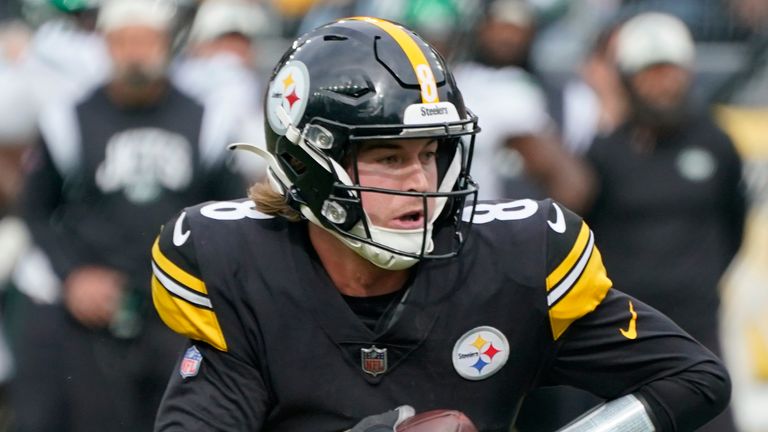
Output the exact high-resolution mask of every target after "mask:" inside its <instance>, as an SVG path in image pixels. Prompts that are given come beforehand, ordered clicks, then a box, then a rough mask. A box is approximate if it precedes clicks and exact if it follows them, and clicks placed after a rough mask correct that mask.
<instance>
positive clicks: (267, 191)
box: [248, 179, 301, 222]
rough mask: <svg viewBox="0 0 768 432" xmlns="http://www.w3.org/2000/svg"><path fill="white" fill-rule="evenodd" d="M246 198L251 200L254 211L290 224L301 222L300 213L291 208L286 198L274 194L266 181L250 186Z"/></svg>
mask: <svg viewBox="0 0 768 432" xmlns="http://www.w3.org/2000/svg"><path fill="white" fill-rule="evenodd" d="M248 198H250V199H251V200H253V202H254V203H255V204H256V209H257V210H258V211H260V212H262V213H264V214H267V215H270V216H279V217H283V218H285V219H287V220H289V221H291V222H298V221H299V220H301V213H299V212H298V211H297V210H296V209H295V208H293V207H291V205H290V204H289V202H288V199H287V198H286V197H284V196H283V195H281V194H279V193H277V192H275V190H274V189H272V186H271V185H270V184H269V180H267V179H264V180H262V181H261V182H258V183H255V184H254V185H253V186H251V188H250V189H249V190H248Z"/></svg>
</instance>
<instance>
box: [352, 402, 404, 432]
mask: <svg viewBox="0 0 768 432" xmlns="http://www.w3.org/2000/svg"><path fill="white" fill-rule="evenodd" d="M414 414H416V411H414V409H413V407H412V406H410V405H401V406H399V407H397V408H395V409H393V410H391V411H387V412H383V413H381V414H374V415H370V416H368V417H366V418H364V419H362V420H360V422H359V423H357V424H356V425H355V426H354V427H353V428H352V429H349V430H348V431H347V432H394V431H395V427H397V425H399V424H400V423H402V422H404V421H405V420H406V419H407V418H410V417H413V415H414Z"/></svg>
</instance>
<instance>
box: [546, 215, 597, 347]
mask: <svg viewBox="0 0 768 432" xmlns="http://www.w3.org/2000/svg"><path fill="white" fill-rule="evenodd" d="M548 203H549V204H548V205H549V211H548V213H549V214H548V218H547V225H549V227H548V229H547V278H546V285H547V306H548V307H549V319H550V324H551V325H552V337H553V338H554V339H557V338H559V337H560V336H561V335H562V334H563V332H565V330H566V329H567V328H568V326H569V325H570V324H571V323H572V322H573V321H575V320H576V319H578V318H581V317H582V316H584V315H586V314H587V313H589V312H592V311H593V310H594V309H595V308H596V307H597V305H598V304H600V302H601V301H602V300H603V298H604V297H605V295H606V294H607V293H608V290H609V289H610V288H611V285H612V283H611V280H610V279H608V276H607V274H606V270H605V267H604V266H603V259H602V257H601V256H600V251H599V250H598V249H597V247H596V246H595V236H594V233H593V232H592V230H591V229H589V226H587V224H586V223H585V222H584V221H583V220H582V219H581V217H579V216H578V215H576V214H575V213H573V212H571V211H570V210H568V209H567V208H565V207H564V206H562V205H560V204H557V203H556V202H554V201H548Z"/></svg>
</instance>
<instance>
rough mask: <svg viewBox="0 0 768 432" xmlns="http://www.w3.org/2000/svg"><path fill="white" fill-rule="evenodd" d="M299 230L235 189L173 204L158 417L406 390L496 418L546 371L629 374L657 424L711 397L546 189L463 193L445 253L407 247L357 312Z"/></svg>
mask: <svg viewBox="0 0 768 432" xmlns="http://www.w3.org/2000/svg"><path fill="white" fill-rule="evenodd" d="M306 231H307V227H306V224H305V223H291V222H287V221H285V220H283V219H281V218H271V217H268V216H265V215H263V214H261V213H259V212H257V211H256V210H255V209H254V206H253V204H252V203H250V202H248V201H238V202H214V203H207V204H203V205H200V206H197V207H192V208H188V209H186V210H185V211H184V212H182V213H181V214H180V215H179V216H178V218H177V219H175V220H173V221H171V222H169V223H168V224H167V225H166V226H165V228H164V229H163V231H162V232H161V234H160V236H159V238H158V240H157V242H156V243H155V245H154V247H153V250H152V256H153V262H152V265H153V270H154V276H153V278H152V291H153V298H154V302H155V306H156V308H157V310H158V312H159V314H160V316H161V317H162V318H163V320H164V321H165V322H166V324H168V325H169V326H170V327H171V328H172V329H174V330H175V331H177V332H179V333H181V334H183V335H185V336H187V337H189V338H190V339H191V340H192V342H191V346H190V348H189V350H188V351H187V353H186V354H185V356H184V358H182V360H181V361H180V364H179V368H178V370H177V371H174V373H173V376H172V378H171V382H170V384H169V387H168V390H167V392H166V395H165V398H164V402H163V404H162V406H161V409H160V412H159V417H158V423H157V426H156V427H157V430H162V431H170V430H179V431H180V430H184V431H197V430H200V431H202V430H206V431H207V430H227V431H241V430H242V431H257V430H258V431H281V432H287V431H315V432H316V431H340V430H345V429H347V428H349V427H351V426H352V425H354V424H355V423H356V422H357V421H359V420H360V419H361V418H362V417H365V416H367V415H370V414H374V413H378V412H383V411H386V410H388V409H391V408H393V407H395V406H398V405H401V404H410V405H412V406H414V407H415V408H416V410H417V411H423V410H428V409H436V408H448V409H458V410H461V411H463V412H465V413H466V414H467V415H468V416H469V417H470V418H472V420H473V421H474V422H475V423H476V424H477V425H478V427H479V428H480V429H481V430H483V431H507V430H508V428H509V425H510V424H511V423H512V422H513V420H514V417H515V414H516V410H517V407H518V406H519V403H520V402H521V400H522V398H523V397H524V396H525V394H526V392H528V391H529V390H531V389H533V388H535V387H537V386H541V385H548V384H570V385H574V386H577V387H580V388H584V389H586V390H589V391H591V392H593V393H595V394H597V395H599V396H602V397H604V398H615V397H618V396H620V395H623V394H627V393H630V392H636V393H637V394H641V395H643V396H644V398H645V400H647V401H648V403H649V406H650V407H651V411H652V414H653V415H654V416H655V417H657V420H656V421H658V422H659V423H658V424H660V425H665V426H662V427H660V429H659V430H665V429H664V427H667V426H668V425H669V424H676V425H677V427H678V428H680V427H682V429H679V430H688V429H685V426H686V425H690V424H695V422H696V421H699V422H701V421H705V420H706V419H707V418H709V417H710V416H711V415H713V414H707V410H717V409H719V408H721V407H722V400H723V398H725V399H726V400H727V388H728V386H727V383H728V379H727V375H726V374H725V372H724V370H723V369H722V365H720V364H719V362H718V361H717V360H716V358H714V356H712V355H711V354H710V353H709V352H708V351H706V350H705V349H704V348H702V347H701V346H700V345H699V344H698V343H696V342H695V341H694V340H692V339H691V338H690V337H689V336H687V335H686V334H685V333H684V332H682V331H681V330H680V329H679V328H678V327H676V326H675V325H674V324H673V323H672V322H671V321H669V320H668V319H666V318H665V317H664V316H662V315H661V314H659V313H658V312H656V311H655V310H653V309H651V308H650V307H648V306H646V305H644V304H642V303H640V302H638V301H636V300H634V299H632V298H630V297H628V296H626V295H624V294H622V293H620V292H619V291H616V290H613V289H611V282H610V280H609V279H608V277H607V276H606V271H605V269H604V267H603V264H602V261H601V258H600V252H599V251H598V249H597V247H595V239H594V235H593V233H592V232H591V230H590V229H589V228H588V227H587V225H586V224H585V223H584V222H583V221H582V220H581V219H580V218H579V217H578V216H576V215H575V214H573V213H571V212H570V211H568V210H567V209H565V208H563V207H561V206H558V205H557V204H556V203H554V202H552V201H550V200H546V201H532V200H520V201H512V202H499V203H480V204H478V205H477V214H476V216H475V220H474V227H473V232H472V235H471V236H470V237H469V239H468V241H467V243H466V245H465V248H464V250H463V251H462V253H461V255H460V256H459V257H457V258H455V259H450V260H440V261H423V262H421V263H420V264H419V265H418V266H417V267H416V268H414V269H413V271H412V274H413V277H412V278H411V279H410V281H409V283H408V286H407V287H406V289H407V291H406V293H405V294H404V295H403V298H402V300H401V301H400V302H399V303H398V304H397V305H396V306H395V307H394V308H393V310H392V311H391V312H390V313H386V314H384V316H383V317H382V319H381V322H379V323H378V325H377V326H376V327H375V328H374V329H370V328H369V327H368V326H366V325H364V324H363V322H362V321H361V320H360V319H358V317H357V316H356V315H355V314H354V313H353V312H352V311H351V310H350V308H349V307H348V305H347V303H346V302H345V301H344V299H343V298H342V296H341V295H340V293H339V292H338V291H337V290H336V288H335V287H334V285H333V284H332V283H331V281H330V279H329V277H328V275H327V274H326V272H325V270H324V269H323V267H322V265H321V264H320V262H319V260H318V258H317V257H316V255H315V254H314V252H313V249H312V246H311V244H310V242H309V239H308V236H307V232H306ZM689 374H692V375H693V376H692V377H691V376H689ZM681 382H684V384H681ZM704 395H706V396H704ZM691 399H694V402H693V405H691V404H690V402H689V401H690V400H691ZM715 406H717V407H719V408H716V407H715ZM702 411H704V413H705V414H704V415H703V417H702ZM694 413H695V414H694ZM691 416H694V417H697V418H695V419H691V418H690V417H691ZM702 418H703V420H702ZM670 422H672V423H670ZM686 422H687V423H686ZM691 422H693V423H691ZM668 430H672V429H668Z"/></svg>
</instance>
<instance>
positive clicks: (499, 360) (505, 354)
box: [452, 326, 509, 381]
mask: <svg viewBox="0 0 768 432" xmlns="http://www.w3.org/2000/svg"><path fill="white" fill-rule="evenodd" d="M507 359H509V342H508V341H507V337H506V336H504V333H502V332H500V331H499V330H497V329H495V328H493V327H490V326H481V327H475V328H473V329H472V330H470V331H468V332H466V333H464V335H463V336H461V337H460V338H459V340H458V341H456V345H454V346H453V359H452V360H453V367H454V369H456V372H458V373H459V375H460V376H461V377H462V378H466V379H468V380H471V381H479V380H483V379H486V378H488V377H490V376H491V375H493V374H495V373H496V372H498V371H499V370H500V369H501V368H502V367H503V366H504V365H505V364H506V363H507Z"/></svg>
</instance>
